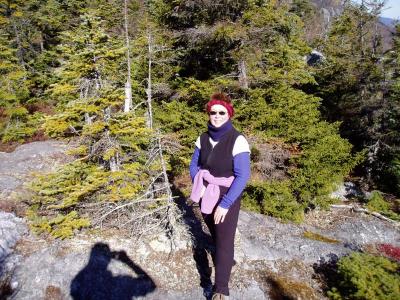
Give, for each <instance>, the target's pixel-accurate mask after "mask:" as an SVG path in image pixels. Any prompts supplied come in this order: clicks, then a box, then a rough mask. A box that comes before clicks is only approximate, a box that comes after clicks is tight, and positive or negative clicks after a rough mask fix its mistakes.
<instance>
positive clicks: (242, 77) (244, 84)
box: [239, 60, 249, 89]
mask: <svg viewBox="0 0 400 300" xmlns="http://www.w3.org/2000/svg"><path fill="white" fill-rule="evenodd" d="M239 85H240V87H241V88H242V89H248V88H249V83H248V81H247V72H246V62H245V61H244V60H240V61H239Z"/></svg>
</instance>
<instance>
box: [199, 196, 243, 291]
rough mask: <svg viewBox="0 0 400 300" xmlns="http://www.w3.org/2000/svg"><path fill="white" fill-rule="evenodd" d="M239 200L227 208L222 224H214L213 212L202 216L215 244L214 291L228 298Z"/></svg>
mask: <svg viewBox="0 0 400 300" xmlns="http://www.w3.org/2000/svg"><path fill="white" fill-rule="evenodd" d="M239 210H240V199H237V200H236V201H235V202H234V203H233V205H232V206H231V207H230V208H229V210H228V213H227V214H226V216H225V220H224V222H223V223H219V224H215V223H214V212H213V213H212V214H209V215H206V214H203V219H204V221H205V223H206V224H207V227H208V229H209V230H210V233H211V236H212V238H213V241H214V243H215V258H214V265H215V285H214V291H215V292H216V293H221V294H224V295H226V296H229V287H228V283H229V278H230V276H231V270H232V266H233V256H234V242H235V232H236V227H237V222H238V217H239Z"/></svg>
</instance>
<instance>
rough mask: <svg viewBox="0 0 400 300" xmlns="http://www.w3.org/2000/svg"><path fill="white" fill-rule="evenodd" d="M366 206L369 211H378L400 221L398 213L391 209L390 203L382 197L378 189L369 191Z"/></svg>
mask: <svg viewBox="0 0 400 300" xmlns="http://www.w3.org/2000/svg"><path fill="white" fill-rule="evenodd" d="M396 201H399V200H396ZM367 208H368V209H369V210H371V211H376V212H379V213H381V214H383V215H385V216H387V217H389V218H391V219H393V220H396V221H400V215H399V214H398V213H396V212H395V211H393V210H392V206H391V205H390V203H389V202H387V201H386V200H385V199H384V198H383V196H382V194H381V193H380V192H379V191H373V192H372V193H371V197H370V198H369V199H368V200H367Z"/></svg>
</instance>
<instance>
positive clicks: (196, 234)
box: [173, 186, 214, 299]
mask: <svg viewBox="0 0 400 300" xmlns="http://www.w3.org/2000/svg"><path fill="white" fill-rule="evenodd" d="M173 193H174V195H177V196H179V198H178V200H177V201H176V203H177V205H178V207H179V209H180V210H181V212H182V215H183V219H184V221H185V223H186V225H187V226H188V229H189V231H190V234H191V236H192V237H193V248H192V251H193V259H194V261H195V262H196V268H197V271H198V273H199V275H200V286H201V287H202V288H203V294H204V296H205V297H206V298H207V299H210V298H211V296H212V283H211V268H210V263H211V261H209V257H208V256H209V255H207V253H210V254H211V255H212V254H213V253H214V248H213V245H212V239H211V236H210V235H208V234H206V233H205V232H204V231H203V227H202V222H201V218H202V217H201V213H200V209H199V208H198V206H197V207H194V206H189V205H188V204H187V203H186V200H185V197H184V195H183V194H182V192H181V191H180V190H179V189H177V188H176V187H175V186H174V187H173ZM195 205H197V204H195ZM195 212H198V215H196V213H195Z"/></svg>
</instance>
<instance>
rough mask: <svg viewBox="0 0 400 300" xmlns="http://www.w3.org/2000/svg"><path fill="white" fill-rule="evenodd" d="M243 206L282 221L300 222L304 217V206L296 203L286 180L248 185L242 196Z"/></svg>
mask: <svg viewBox="0 0 400 300" xmlns="http://www.w3.org/2000/svg"><path fill="white" fill-rule="evenodd" d="M243 206H244V208H247V209H250V210H254V211H257V212H260V213H263V214H267V215H271V216H274V217H278V218H281V219H283V220H292V221H295V222H301V221H302V220H303V217H304V206H302V205H301V204H300V203H298V202H297V201H296V198H295V197H294V196H293V193H292V191H291V189H290V182H289V181H287V180H285V181H271V182H255V183H253V182H252V183H250V184H249V185H248V187H247V188H246V190H245V193H244V194H243Z"/></svg>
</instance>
